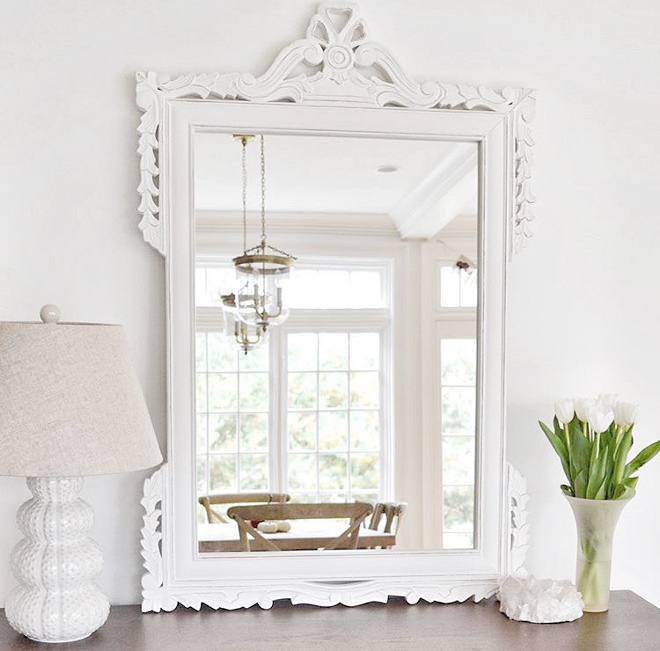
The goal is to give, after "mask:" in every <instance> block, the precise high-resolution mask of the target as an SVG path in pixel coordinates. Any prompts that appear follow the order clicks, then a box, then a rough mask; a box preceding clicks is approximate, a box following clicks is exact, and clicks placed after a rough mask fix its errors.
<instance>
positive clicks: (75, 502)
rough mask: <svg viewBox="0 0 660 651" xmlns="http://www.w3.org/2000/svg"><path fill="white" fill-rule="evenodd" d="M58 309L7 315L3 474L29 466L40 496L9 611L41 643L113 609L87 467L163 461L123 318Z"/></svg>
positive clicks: (2, 360)
mask: <svg viewBox="0 0 660 651" xmlns="http://www.w3.org/2000/svg"><path fill="white" fill-rule="evenodd" d="M59 316H60V312H59V310H58V309H57V307H55V306H53V305H46V306H44V307H43V308H42V310H41V318H42V320H43V322H44V323H16V322H0V475H7V476H14V477H27V484H28V487H29V489H30V491H31V492H32V495H33V497H32V499H30V500H29V501H27V502H26V503H25V504H23V505H22V506H21V507H20V509H19V511H18V515H17V522H18V526H19V528H20V530H21V532H22V533H23V535H24V536H25V537H24V538H23V540H21V541H20V542H19V543H18V544H17V545H16V547H15V548H14V550H13V552H12V555H11V565H12V570H13V572H14V575H15V576H16V578H17V579H18V581H19V585H18V587H17V588H15V589H14V590H13V591H12V592H11V593H10V594H9V596H8V597H7V601H6V604H5V614H6V616H7V620H8V621H9V623H10V624H11V626H12V627H13V628H15V629H16V630H17V631H19V632H20V633H22V634H23V635H25V636H26V637H28V638H31V639H33V640H36V641H39V642H71V641H73V640H80V639H83V638H85V637H87V636H88V635H91V634H92V633H93V632H94V631H95V630H97V629H98V628H99V627H101V626H102V625H103V624H104V623H105V621H106V619H107V617H108V612H109V609H110V605H109V602H108V598H107V597H106V596H105V595H104V594H103V593H102V592H101V591H100V590H99V588H98V587H97V586H96V584H95V580H96V578H97V577H98V575H99V573H100V571H101V567H102V562H103V561H102V554H101V550H100V548H99V546H98V545H97V544H96V543H95V542H94V541H92V540H91V539H90V538H89V531H90V529H91V527H92V521H93V514H92V509H91V507H90V506H89V504H87V503H86V502H85V501H83V500H82V499H81V498H80V497H79V492H80V489H81V487H82V478H83V476H88V475H105V474H112V473H119V472H130V471H133V470H140V469H144V468H149V467H151V466H155V465H157V464H158V463H160V462H161V461H162V456H161V453H160V450H159V447H158V442H157V440H156V435H155V433H154V429H153V426H152V424H151V420H150V418H149V413H148V411H147V407H146V404H145V401H144V397H143V395H142V391H141V389H140V385H139V383H138V380H137V377H136V375H135V372H134V370H133V367H132V364H131V360H130V355H129V350H128V345H127V341H126V337H125V335H124V331H123V329H122V328H121V326H117V325H104V324H91V323H58V321H59Z"/></svg>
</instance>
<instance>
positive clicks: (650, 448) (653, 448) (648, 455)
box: [623, 441, 660, 478]
mask: <svg viewBox="0 0 660 651" xmlns="http://www.w3.org/2000/svg"><path fill="white" fill-rule="evenodd" d="M658 452H660V441H656V442H655V443H651V445H647V446H646V447H645V448H644V449H643V450H642V451H641V452H640V453H639V454H638V455H637V456H636V457H635V458H634V459H633V460H632V461H631V462H630V463H627V464H626V467H625V469H624V472H623V474H624V477H626V478H627V477H630V475H632V474H633V473H634V472H637V471H638V470H639V469H640V468H641V467H642V466H643V465H644V464H645V463H648V462H649V461H650V460H651V459H653V457H654V456H655V455H656V454H658Z"/></svg>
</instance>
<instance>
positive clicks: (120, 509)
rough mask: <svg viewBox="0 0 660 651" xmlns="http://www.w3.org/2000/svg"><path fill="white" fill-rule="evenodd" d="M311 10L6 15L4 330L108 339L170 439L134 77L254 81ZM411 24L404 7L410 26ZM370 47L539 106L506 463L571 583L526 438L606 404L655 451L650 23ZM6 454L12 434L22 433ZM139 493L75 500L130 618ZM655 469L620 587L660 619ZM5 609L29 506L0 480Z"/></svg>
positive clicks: (534, 451) (650, 11)
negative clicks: (638, 410)
mask: <svg viewBox="0 0 660 651" xmlns="http://www.w3.org/2000/svg"><path fill="white" fill-rule="evenodd" d="M316 5H317V2H315V1H312V0H280V2H277V3H275V2H272V1H269V0H225V1H224V2H222V3H218V2H216V1H215V0H186V1H185V2H184V1H183V0H141V1H140V2H130V1H129V0H115V1H113V2H110V1H109V0H105V1H103V0H98V1H97V2H75V1H74V0H51V1H50V2H48V3H44V2H39V1H37V0H5V1H4V3H3V21H2V25H1V26H0V80H1V82H0V83H1V84H2V91H1V94H2V100H1V101H0V115H1V119H0V142H1V143H2V146H1V147H0V226H1V228H0V319H3V320H10V319H11V320H14V319H34V318H36V316H37V313H38V310H39V307H40V306H41V305H42V304H43V303H46V302H56V303H58V304H59V305H60V307H61V309H62V311H63V314H64V317H65V318H66V319H70V320H90V321H91V320H99V321H100V320H103V321H112V322H119V323H122V324H123V325H124V326H125V328H126V330H127V333H128V337H129V340H130V343H131V345H132V350H133V355H134V358H135V362H136V365H137V369H138V373H139V376H140V379H141V381H142V384H143V387H144V390H145V393H146V396H147V401H148V404H149V407H150V409H151V413H152V416H153V419H154V421H155V425H156V428H157V430H158V431H159V433H160V436H161V441H162V440H164V421H165V414H164V412H165V380H164V320H163V313H164V296H163V293H164V274H163V264H162V260H161V259H160V258H159V257H158V255H157V254H156V253H154V252H153V251H152V250H151V249H149V248H148V247H146V246H145V245H144V244H142V242H141V239H140V234H139V232H138V231H137V228H136V225H137V221H138V219H137V214H136V205H137V195H136V193H135V190H134V189H135V187H136V185H137V182H138V165H137V157H136V155H135V147H136V134H135V127H136V126H137V124H138V119H139V113H138V110H137V109H136V108H135V107H134V99H133V97H134V94H133V88H134V83H133V73H134V72H135V71H136V70H159V71H164V72H169V73H172V74H180V73H184V72H188V71H194V72H203V71H208V72H212V71H221V72H229V71H233V70H244V71H249V72H258V71H261V70H263V69H264V68H265V66H266V65H267V64H268V63H269V62H270V61H271V60H272V59H273V57H274V56H275V55H276V54H277V52H278V51H279V50H280V48H281V47H283V46H284V45H286V44H288V43H289V42H291V41H293V40H294V39H296V38H298V37H300V36H301V35H303V34H304V30H305V28H306V26H307V23H308V20H309V17H310V16H311V15H312V13H314V11H315V8H316ZM404 7H405V8H404ZM362 8H363V13H364V15H365V16H366V18H367V21H368V26H369V29H370V34H371V37H372V38H374V39H375V40H377V41H379V42H382V43H384V44H385V45H387V47H389V48H390V50H391V51H392V53H393V54H394V56H395V57H396V58H397V59H398V60H399V61H400V62H401V63H402V65H403V66H404V68H405V69H406V70H407V71H408V72H409V73H410V74H411V75H412V76H414V77H416V78H418V79H424V78H437V79H444V80H447V81H467V82H472V83H475V84H484V85H491V86H497V87H499V86H504V85H512V86H527V87H534V88H537V89H538V91H539V106H538V117H537V119H536V121H535V123H534V136H535V138H536V142H537V148H536V165H535V168H534V177H535V178H534V182H535V188H536V191H537V194H538V197H539V201H538V209H537V212H538V215H539V217H538V224H537V229H536V230H537V234H536V236H535V238H534V239H533V240H532V241H531V243H530V245H529V246H528V248H527V250H526V251H524V252H523V253H522V254H521V255H519V256H517V257H516V258H515V259H514V261H513V263H512V265H511V272H510V299H509V315H510V327H509V382H508V400H509V404H510V409H509V425H508V435H509V452H508V454H509V457H510V459H511V460H512V461H513V462H514V463H515V465H516V466H517V467H518V468H519V469H520V470H521V471H522V472H523V473H524V474H525V475H526V476H527V477H528V479H529V489H530V492H531V494H532V501H531V504H530V509H531V518H530V519H531V524H532V525H533V527H534V530H533V537H532V551H531V553H530V568H531V569H532V571H534V572H535V573H537V574H538V575H539V576H553V577H568V576H570V575H572V572H573V562H574V561H573V556H574V534H573V528H572V522H571V520H570V517H571V516H570V514H569V510H568V507H567V506H566V505H565V504H564V503H563V501H562V498H561V497H560V496H559V494H558V488H557V485H558V484H559V482H560V479H561V477H560V470H559V466H558V463H557V461H556V460H555V458H554V457H553V453H552V452H551V450H550V449H549V446H548V445H547V443H546V442H545V440H544V439H543V438H542V435H541V433H540V431H539V429H538V426H537V425H536V420H537V419H538V418H550V416H551V405H552V403H553V401H554V399H555V397H557V396H564V395H569V396H570V395H573V394H579V395H591V394H596V393H599V392H608V393H609V392H620V393H621V394H623V395H625V396H626V397H628V398H630V399H633V400H636V401H639V402H640V403H641V404H642V416H641V420H640V423H639V426H638V428H637V432H638V439H639V441H640V443H641V442H644V443H646V442H649V441H650V440H651V439H652V438H653V437H656V436H658V429H657V428H656V427H655V426H654V424H655V423H659V422H660V401H658V400H657V392H658V388H659V387H658V380H657V377H658V374H657V373H656V368H655V367H656V358H657V357H658V344H657V339H658V337H657V328H656V325H655V321H656V319H657V318H658V316H660V308H658V305H657V298H658V292H657V282H656V278H655V275H656V273H655V272H656V271H657V264H656V262H655V260H654V256H653V247H654V246H655V243H656V242H658V241H659V239H660V237H659V236H660V220H659V219H657V216H658V215H657V213H658V207H657V191H656V190H655V188H656V187H657V183H658V181H657V179H658V178H660V163H659V162H658V157H657V153H656V152H657V150H658V149H659V146H660V142H659V136H658V129H657V114H658V110H659V109H660V101H659V100H658V96H657V90H656V87H655V82H656V80H657V79H658V77H659V73H660V51H659V50H660V45H659V44H658V43H659V42H658V40H657V36H656V32H657V26H658V24H659V23H660V5H658V4H657V3H656V2H655V0H642V1H640V2H637V3H635V5H634V8H629V4H628V2H627V1H625V0H600V1H599V2H595V0H594V1H593V2H588V1H587V0H582V1H581V2H575V0H499V1H497V2H493V1H492V0H466V1H465V2H461V3H457V2H451V3H450V2H443V1H440V2H438V1H437V0H435V1H433V0H420V1H419V2H416V3H405V4H404V3H402V2H400V1H399V0H364V1H363V2H362ZM16 435H17V436H20V432H17V433H16ZM144 476H145V474H144V473H142V474H141V473H136V474H134V475H126V476H114V477H105V478H95V479H90V480H88V481H87V483H86V487H85V495H86V497H87V499H88V500H89V501H90V502H91V503H92V506H93V507H94V509H95V511H96V514H97V523H96V525H95V530H94V536H95V538H96V539H97V540H99V541H100V542H101V543H102V545H103V548H104V550H105V558H106V562H105V569H104V571H103V574H102V576H101V584H102V587H103V588H104V589H105V590H107V592H108V593H109V595H110V598H111V601H112V602H113V603H132V602H138V601H139V575H140V556H139V527H140V524H141V513H140V508H139V504H138V502H139V498H140V491H141V482H142V480H143V478H144ZM659 492H660V460H656V461H655V462H654V465H653V466H650V467H648V468H645V469H644V470H643V471H642V479H641V481H640V486H639V491H638V497H637V498H636V499H635V501H634V502H633V504H631V505H630V506H629V507H628V508H627V511H626V512H624V514H623V516H622V520H621V525H620V528H619V533H618V537H617V542H616V549H615V556H616V558H615V570H614V581H615V585H616V586H617V587H625V588H631V589H634V590H636V591H638V592H639V593H640V594H641V595H643V596H645V597H647V598H649V599H650V600H652V601H654V602H655V603H656V604H658V605H660V586H659V585H658V582H657V581H656V580H655V577H657V576H658V575H659V573H660V558H658V555H657V554H656V553H655V552H656V548H657V547H658V541H659V539H660V513H659V512H658V508H657V506H656V502H655V501H654V499H653V496H654V495H655V494H658V493H659ZM0 495H1V496H2V497H1V498H0V522H1V523H2V526H3V531H2V534H1V535H0V604H1V603H3V602H4V598H5V596H6V594H7V592H8V590H9V589H10V587H11V586H12V585H13V579H12V577H11V576H10V572H9V568H8V560H9V554H10V549H11V547H12V546H13V545H14V543H15V542H16V541H17V540H18V538H19V532H18V531H17V529H16V528H15V526H14V525H13V518H14V513H15V510H16V508H17V507H18V505H19V504H20V503H21V502H22V501H24V499H26V497H27V490H26V489H25V488H24V485H23V482H22V480H20V479H7V478H2V479H0Z"/></svg>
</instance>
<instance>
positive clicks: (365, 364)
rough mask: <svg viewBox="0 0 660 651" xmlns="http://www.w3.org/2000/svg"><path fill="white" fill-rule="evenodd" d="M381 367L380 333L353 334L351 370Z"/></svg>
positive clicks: (368, 369) (374, 369) (369, 369)
mask: <svg viewBox="0 0 660 651" xmlns="http://www.w3.org/2000/svg"><path fill="white" fill-rule="evenodd" d="M379 368H380V335H379V334H378V333H377V332H355V333H352V334H351V370H353V371H377V370H378V369H379Z"/></svg>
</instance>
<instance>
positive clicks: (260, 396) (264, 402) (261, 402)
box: [240, 373, 268, 411]
mask: <svg viewBox="0 0 660 651" xmlns="http://www.w3.org/2000/svg"><path fill="white" fill-rule="evenodd" d="M240 408H241V409H258V410H263V411H267V410H268V373H242V374H241V376H240Z"/></svg>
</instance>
